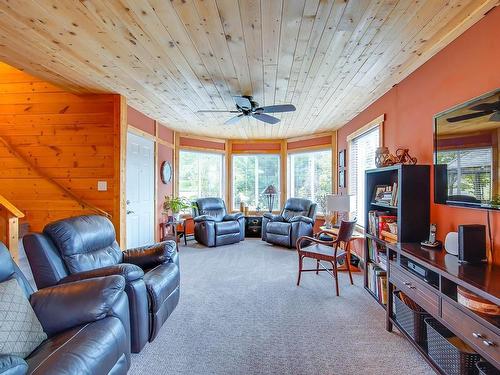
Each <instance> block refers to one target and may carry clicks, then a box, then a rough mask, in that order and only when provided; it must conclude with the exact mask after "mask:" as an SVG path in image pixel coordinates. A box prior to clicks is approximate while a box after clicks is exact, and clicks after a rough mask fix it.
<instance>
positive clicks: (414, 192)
mask: <svg viewBox="0 0 500 375" xmlns="http://www.w3.org/2000/svg"><path fill="white" fill-rule="evenodd" d="M394 183H396V184H397V191H396V193H395V194H397V197H395V198H396V199H395V200H396V202H397V203H396V204H395V205H392V204H388V203H385V202H374V201H373V197H374V192H375V189H376V187H377V186H380V185H387V186H391V187H393V186H394ZM370 211H377V212H379V213H380V212H386V215H382V216H396V217H397V220H396V224H397V234H395V233H392V232H389V231H388V230H383V231H382V230H381V231H380V233H371V231H370V225H369V222H370V215H369V213H370ZM429 217H430V167H429V166H428V165H394V166H390V167H384V168H377V169H371V170H368V171H366V174H365V212H364V218H365V229H366V241H365V249H364V253H365V254H364V255H365V257H364V258H365V260H366V262H365V267H364V286H365V289H366V290H367V291H368V292H369V293H370V294H371V295H372V296H373V297H374V298H375V299H376V300H377V302H378V303H379V304H381V305H382V306H383V307H384V308H385V305H384V304H383V303H382V294H384V296H385V297H386V298H388V296H387V288H386V284H387V274H386V273H387V264H388V262H389V261H390V260H391V255H390V251H389V250H388V249H387V245H390V244H391V243H395V242H397V243H400V242H420V241H422V240H425V239H427V238H428V236H429V224H430V223H429V220H430V219H429ZM372 229H373V228H372ZM374 274H375V275H374ZM377 275H378V276H377ZM384 278H385V280H384V281H382V279H384ZM382 283H383V284H384V285H381V284H382Z"/></svg>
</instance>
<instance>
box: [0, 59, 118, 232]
mask: <svg viewBox="0 0 500 375" xmlns="http://www.w3.org/2000/svg"><path fill="white" fill-rule="evenodd" d="M0 93H1V95H0V136H1V137H2V138H4V139H5V140H7V141H8V142H9V143H10V144H11V145H12V146H13V147H14V148H15V149H16V151H17V152H18V153H19V154H20V155H22V156H23V157H25V158H27V159H28V160H29V161H30V163H31V164H32V165H34V166H35V167H36V169H37V170H39V171H41V172H42V173H44V174H45V175H47V176H48V177H49V178H51V179H52V180H55V181H57V182H58V183H59V184H61V185H63V186H64V187H65V188H66V189H69V190H71V191H72V192H73V193H74V194H75V195H76V196H78V197H79V198H81V199H83V200H85V201H86V202H88V203H90V204H92V205H94V206H96V207H98V208H100V209H102V210H104V211H106V212H108V213H109V214H111V215H112V220H113V223H114V224H115V227H116V229H117V233H119V226H120V204H119V203H120V202H119V197H120V183H119V177H120V176H119V173H117V171H119V170H120V155H119V152H120V108H121V107H120V103H121V98H120V96H119V95H84V96H80V95H74V94H71V93H69V92H66V91H64V90H62V89H61V88H59V87H56V86H54V85H51V84H50V83H48V82H44V81H42V80H40V79H38V78H36V77H33V76H30V75H28V74H26V73H24V72H22V71H20V70H17V69H15V68H13V67H11V66H9V65H7V64H3V63H0ZM0 145H1V146H0V194H2V195H4V196H5V197H6V198H7V199H9V200H11V202H12V203H13V204H14V205H16V206H17V207H18V208H19V209H20V210H21V211H23V212H24V213H25V215H26V217H25V219H23V220H22V221H24V222H26V223H28V224H29V226H30V229H31V230H32V231H40V230H42V229H43V227H44V226H45V224H47V223H49V222H51V221H54V220H58V219H62V218H65V217H69V216H76V215H82V214H87V213H93V211H90V210H88V209H83V208H82V206H81V205H80V204H79V203H78V202H77V201H75V200H74V199H73V198H71V197H70V196H69V195H68V194H67V193H65V192H62V191H61V190H59V189H58V188H57V187H55V186H54V185H53V184H52V183H50V182H49V180H47V179H46V178H44V177H42V176H41V175H40V174H39V173H38V172H37V171H36V170H34V169H33V168H31V167H28V165H27V164H26V163H24V162H23V161H22V160H21V159H19V158H17V157H16V156H15V155H14V154H12V153H10V152H9V150H8V149H7V148H6V147H5V146H4V145H3V144H0ZM98 181H106V182H107V186H108V190H107V191H97V182H98Z"/></svg>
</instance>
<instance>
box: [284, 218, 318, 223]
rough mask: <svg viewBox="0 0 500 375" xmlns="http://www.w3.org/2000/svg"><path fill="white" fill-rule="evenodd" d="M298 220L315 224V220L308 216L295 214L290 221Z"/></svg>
mask: <svg viewBox="0 0 500 375" xmlns="http://www.w3.org/2000/svg"><path fill="white" fill-rule="evenodd" d="M297 221H302V222H303V223H306V224H314V220H313V219H311V218H310V217H307V216H294V217H292V218H291V219H290V221H289V222H290V223H296V222H297Z"/></svg>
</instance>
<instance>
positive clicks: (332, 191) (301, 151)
mask: <svg viewBox="0 0 500 375" xmlns="http://www.w3.org/2000/svg"><path fill="white" fill-rule="evenodd" d="M324 151H330V153H331V154H330V171H331V181H330V192H329V194H335V173H336V171H335V170H334V169H335V164H336V163H335V161H334V159H333V158H334V157H335V155H334V153H333V147H331V146H327V145H324V146H322V147H314V149H311V148H303V149H296V150H291V151H288V152H287V160H286V162H287V164H286V172H287V176H286V180H287V182H286V183H287V189H286V198H287V199H288V198H291V192H292V184H293V181H292V175H293V173H292V162H291V159H292V157H293V156H294V155H301V154H305V155H307V154H311V153H317V152H324ZM307 199H309V198H307ZM322 215H324V212H320V211H318V216H320V217H321V216H322Z"/></svg>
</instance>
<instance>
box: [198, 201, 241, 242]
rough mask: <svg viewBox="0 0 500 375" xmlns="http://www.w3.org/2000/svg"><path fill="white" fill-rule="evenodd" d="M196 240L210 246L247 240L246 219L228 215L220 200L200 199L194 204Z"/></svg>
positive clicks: (224, 205)
mask: <svg viewBox="0 0 500 375" xmlns="http://www.w3.org/2000/svg"><path fill="white" fill-rule="evenodd" d="M193 217H194V223H195V224H194V238H195V240H196V241H198V242H199V243H201V244H203V245H205V246H208V247H214V246H221V245H229V244H232V243H236V242H240V241H243V240H244V239H245V217H244V216H243V214H242V213H241V212H238V213H235V214H228V213H227V211H226V204H225V203H224V201H223V200H222V199H220V198H200V199H198V200H197V201H195V202H193Z"/></svg>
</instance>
